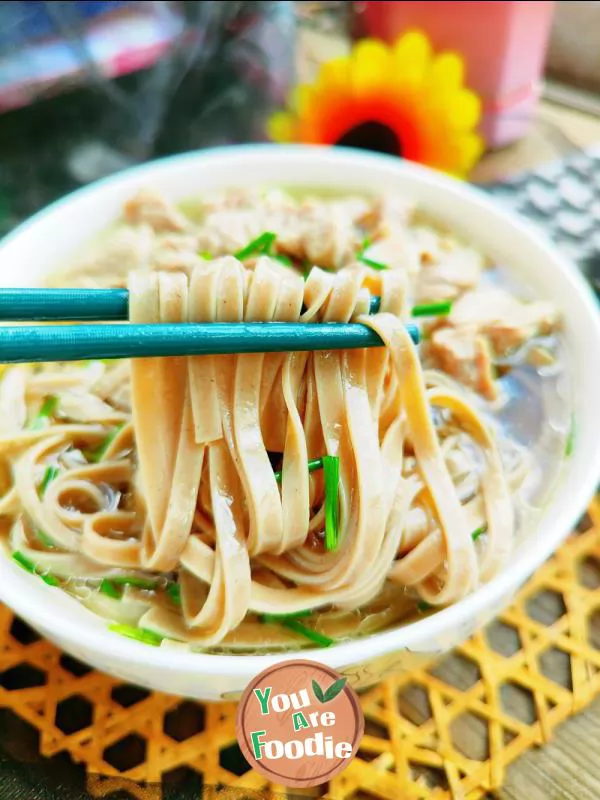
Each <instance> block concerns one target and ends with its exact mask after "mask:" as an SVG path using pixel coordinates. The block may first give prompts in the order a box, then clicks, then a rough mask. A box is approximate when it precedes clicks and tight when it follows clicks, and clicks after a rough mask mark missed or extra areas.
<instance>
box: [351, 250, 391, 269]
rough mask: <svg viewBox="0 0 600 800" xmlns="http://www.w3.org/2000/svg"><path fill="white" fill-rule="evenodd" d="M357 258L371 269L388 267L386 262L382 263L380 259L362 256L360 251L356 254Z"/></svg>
mask: <svg viewBox="0 0 600 800" xmlns="http://www.w3.org/2000/svg"><path fill="white" fill-rule="evenodd" d="M357 260H358V261H360V262H361V263H363V264H366V265H367V267H371V268H372V269H379V270H382V269H389V267H388V265H387V264H382V263H381V261H374V260H373V259H372V258H367V257H366V256H363V254H362V253H360V254H359V255H358V256H357Z"/></svg>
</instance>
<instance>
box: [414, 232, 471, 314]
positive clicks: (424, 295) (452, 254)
mask: <svg viewBox="0 0 600 800" xmlns="http://www.w3.org/2000/svg"><path fill="white" fill-rule="evenodd" d="M425 254H427V257H425ZM419 255H420V261H421V264H422V269H421V271H420V273H419V279H418V281H417V289H416V297H415V300H416V302H418V303H427V302H436V301H438V300H454V299H455V298H456V297H458V296H459V295H460V294H462V293H463V292H464V291H465V290H467V289H472V288H473V287H475V286H477V284H478V283H479V279H480V277H481V272H482V270H483V268H484V260H483V256H482V255H481V253H478V252H477V250H473V249H472V248H470V247H462V246H456V247H454V248H452V249H444V248H443V247H442V246H440V245H439V243H438V247H437V248H436V250H434V251H432V250H431V249H421V250H420V253H419Z"/></svg>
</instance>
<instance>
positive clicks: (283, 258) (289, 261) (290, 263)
mask: <svg viewBox="0 0 600 800" xmlns="http://www.w3.org/2000/svg"><path fill="white" fill-rule="evenodd" d="M271 257H272V258H274V259H275V260H276V261H280V262H281V263H282V264H283V265H284V266H285V267H293V266H294V262H293V261H292V259H291V258H288V257H287V256H284V255H283V253H275V255H273V256H271Z"/></svg>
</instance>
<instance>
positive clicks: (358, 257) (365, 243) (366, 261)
mask: <svg viewBox="0 0 600 800" xmlns="http://www.w3.org/2000/svg"><path fill="white" fill-rule="evenodd" d="M370 246H371V240H370V239H369V238H368V237H367V238H366V239H363V242H362V244H361V246H360V250H359V251H358V253H357V254H356V260H357V261H361V262H362V263H363V264H366V265H367V267H372V268H373V269H380V270H381V269H389V267H388V265H387V264H382V263H381V261H374V260H373V259H372V258H367V256H366V255H365V250H367V248H369V247H370Z"/></svg>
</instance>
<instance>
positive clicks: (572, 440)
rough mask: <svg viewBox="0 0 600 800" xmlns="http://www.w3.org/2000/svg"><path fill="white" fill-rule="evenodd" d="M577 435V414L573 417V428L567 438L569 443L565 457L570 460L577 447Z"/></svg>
mask: <svg viewBox="0 0 600 800" xmlns="http://www.w3.org/2000/svg"><path fill="white" fill-rule="evenodd" d="M576 435H577V420H576V418H575V414H573V415H572V416H571V427H570V428H569V435H568V436H567V441H566V442H565V456H566V458H568V457H569V456H570V455H572V454H573V448H574V447H575V437H576Z"/></svg>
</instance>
